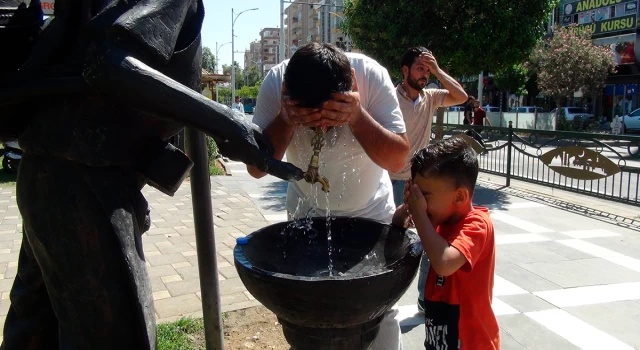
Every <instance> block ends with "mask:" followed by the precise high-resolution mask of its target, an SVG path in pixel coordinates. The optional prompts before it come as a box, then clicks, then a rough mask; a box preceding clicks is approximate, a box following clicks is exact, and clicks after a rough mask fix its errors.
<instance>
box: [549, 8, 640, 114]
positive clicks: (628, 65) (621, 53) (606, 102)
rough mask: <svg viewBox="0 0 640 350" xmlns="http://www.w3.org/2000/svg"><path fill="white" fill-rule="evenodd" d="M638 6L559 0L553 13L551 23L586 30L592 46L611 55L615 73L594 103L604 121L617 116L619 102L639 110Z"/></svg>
mask: <svg viewBox="0 0 640 350" xmlns="http://www.w3.org/2000/svg"><path fill="white" fill-rule="evenodd" d="M638 5H639V4H638V0H579V1H578V0H562V1H560V5H559V7H558V9H556V11H555V13H554V18H555V21H554V22H555V24H557V25H560V26H563V27H566V26H570V25H577V26H578V30H583V29H587V28H589V29H590V30H591V32H592V33H593V34H592V35H593V36H592V38H593V43H594V44H597V45H603V46H608V47H609V48H610V49H611V51H612V53H613V54H614V55H615V59H616V63H617V64H618V68H617V72H616V73H615V74H611V75H610V76H609V77H608V78H607V85H606V86H605V89H604V93H603V96H602V100H601V101H597V102H598V103H599V104H600V105H601V107H602V109H601V112H602V115H604V116H606V117H608V118H611V117H612V116H614V115H616V114H618V112H617V111H616V107H617V106H618V105H620V104H622V103H623V101H631V105H632V109H635V108H637V107H639V105H638V86H640V67H639V65H638V57H640V52H639V51H638V50H640V43H638V39H639V38H638V21H637V18H638ZM580 97H581V95H580V93H578V94H577V95H576V98H580ZM575 100H576V99H574V101H575ZM627 103H628V102H627Z"/></svg>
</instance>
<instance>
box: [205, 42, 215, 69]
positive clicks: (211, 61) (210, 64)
mask: <svg viewBox="0 0 640 350" xmlns="http://www.w3.org/2000/svg"><path fill="white" fill-rule="evenodd" d="M202 68H203V69H205V70H206V71H207V72H209V73H214V72H215V70H216V57H215V56H214V55H213V53H212V52H211V49H210V48H208V47H206V46H205V47H203V48H202Z"/></svg>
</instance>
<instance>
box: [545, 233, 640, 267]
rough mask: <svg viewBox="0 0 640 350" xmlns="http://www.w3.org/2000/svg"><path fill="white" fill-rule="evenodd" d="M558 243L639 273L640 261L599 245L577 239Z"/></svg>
mask: <svg viewBox="0 0 640 350" xmlns="http://www.w3.org/2000/svg"><path fill="white" fill-rule="evenodd" d="M558 242H559V243H562V244H564V245H566V246H567V247H571V248H573V249H576V250H579V251H581V252H584V253H587V254H591V255H593V256H595V257H598V258H601V259H604V260H607V261H610V262H612V263H614V264H617V265H620V266H622V267H626V268H627V269H629V270H633V271H636V272H640V259H636V258H632V257H630V256H626V255H623V254H620V253H618V252H616V251H613V250H611V249H607V248H603V247H601V246H599V245H596V244H593V243H589V242H585V241H581V240H579V239H565V240H561V241H558Z"/></svg>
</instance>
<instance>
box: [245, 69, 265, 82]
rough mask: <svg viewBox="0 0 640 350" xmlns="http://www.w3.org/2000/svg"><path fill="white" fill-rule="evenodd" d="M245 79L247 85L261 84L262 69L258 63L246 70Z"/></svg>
mask: <svg viewBox="0 0 640 350" xmlns="http://www.w3.org/2000/svg"><path fill="white" fill-rule="evenodd" d="M245 79H246V83H247V86H256V85H258V86H260V85H259V84H258V82H260V80H261V79H262V77H261V76H260V69H259V68H258V66H257V65H255V64H254V65H252V66H250V67H249V69H247V70H246V71H245Z"/></svg>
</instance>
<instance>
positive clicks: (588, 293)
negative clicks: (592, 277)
mask: <svg viewBox="0 0 640 350" xmlns="http://www.w3.org/2000/svg"><path fill="white" fill-rule="evenodd" d="M533 294H534V295H537V296H538V297H540V298H541V299H544V300H546V301H547V302H549V303H551V304H553V305H555V306H557V307H560V308H563V307H570V306H581V305H593V304H603V303H611V302H614V301H625V300H637V299H640V282H630V283H616V284H607V285H600V286H587V287H576V288H567V289H558V290H549V291H544V292H534V293H533Z"/></svg>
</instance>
